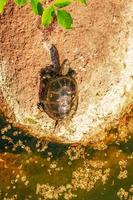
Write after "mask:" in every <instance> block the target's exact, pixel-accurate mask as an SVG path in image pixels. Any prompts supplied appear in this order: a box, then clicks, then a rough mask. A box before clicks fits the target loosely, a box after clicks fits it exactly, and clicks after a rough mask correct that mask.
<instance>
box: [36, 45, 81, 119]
mask: <svg viewBox="0 0 133 200" xmlns="http://www.w3.org/2000/svg"><path fill="white" fill-rule="evenodd" d="M50 56H51V61H52V64H51V65H49V66H46V67H45V68H42V69H41V71H40V88H39V103H38V104H37V105H38V108H39V109H40V110H41V111H44V112H45V113H47V115H48V116H49V117H51V118H52V119H54V120H56V122H58V121H60V120H64V119H68V118H69V119H70V118H72V117H73V115H74V113H75V112H76V110H77V106H78V92H77V91H78V90H77V82H76V80H75V74H76V72H75V71H74V70H73V69H71V68H70V65H69V61H68V60H67V59H65V60H64V62H63V63H62V65H60V61H59V54H58V50H57V48H56V47H55V46H54V45H52V46H51V48H50Z"/></svg>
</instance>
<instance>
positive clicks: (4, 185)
mask: <svg viewBox="0 0 133 200" xmlns="http://www.w3.org/2000/svg"><path fill="white" fill-rule="evenodd" d="M0 129H1V135H0V200H6V199H8V200H9V199H19V200H28V199H32V200H45V199H59V200H64V199H77V200H88V199H93V200H97V199H99V200H107V199H108V200H117V199H122V200H123V199H128V200H130V199H132V198H133V170H132V167H133V139H132V138H131V139H130V140H128V141H127V142H121V143H118V144H116V143H114V144H111V145H109V146H108V148H107V149H105V150H103V151H98V150H94V149H93V148H91V147H83V146H77V147H71V146H69V145H61V144H53V143H47V142H45V141H41V140H38V139H36V138H34V137H33V136H29V135H27V134H25V133H22V132H21V130H18V129H16V128H14V127H12V126H11V125H10V124H8V123H7V122H6V121H5V120H4V118H3V117H1V118H0Z"/></svg>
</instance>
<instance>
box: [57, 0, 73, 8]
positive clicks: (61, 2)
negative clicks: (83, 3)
mask: <svg viewBox="0 0 133 200" xmlns="http://www.w3.org/2000/svg"><path fill="white" fill-rule="evenodd" d="M71 3H72V0H55V1H54V5H55V6H56V7H58V8H63V7H65V6H68V5H70V4H71Z"/></svg>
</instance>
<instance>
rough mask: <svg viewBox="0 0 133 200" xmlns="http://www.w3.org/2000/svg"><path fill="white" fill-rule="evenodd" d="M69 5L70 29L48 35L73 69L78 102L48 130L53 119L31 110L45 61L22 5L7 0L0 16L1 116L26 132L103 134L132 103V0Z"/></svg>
mask: <svg viewBox="0 0 133 200" xmlns="http://www.w3.org/2000/svg"><path fill="white" fill-rule="evenodd" d="M70 8H71V10H72V14H73V16H74V27H73V29H72V30H70V31H66V30H63V31H61V29H60V28H59V27H56V28H55V30H54V31H53V32H52V33H51V35H50V36H49V40H50V42H51V43H53V44H55V45H56V47H57V48H58V50H59V54H60V60H61V62H63V60H64V59H65V58H68V59H69V61H70V63H71V67H72V68H73V69H74V70H76V72H77V76H76V80H77V82H78V95H79V104H78V109H77V112H76V114H75V115H74V117H73V118H72V120H71V121H70V123H69V124H68V125H65V124H64V123H60V124H59V126H58V127H57V128H56V130H55V133H53V132H54V127H55V121H54V120H52V119H51V118H49V117H48V116H47V114H45V113H41V112H40V111H39V110H38V109H37V106H36V104H37V102H38V91H39V71H40V69H41V68H43V67H45V66H46V65H49V64H50V63H51V61H50V57H49V54H48V52H47V51H46V49H44V48H43V39H44V38H43V35H42V34H41V32H40V31H39V29H38V28H37V26H36V17H35V16H34V15H33V13H32V11H31V9H30V7H29V6H27V5H26V6H24V7H21V8H18V7H17V6H15V5H13V4H12V3H9V4H8V5H7V7H6V9H5V11H4V13H3V14H2V15H1V16H0V51H1V52H0V72H1V73H0V90H1V91H0V94H1V96H0V103H1V110H2V111H3V112H5V115H7V116H8V117H10V120H12V121H13V123H14V124H15V125H16V126H19V127H22V128H23V129H26V130H27V131H29V133H30V134H33V135H35V136H38V137H42V138H44V139H47V140H50V141H56V142H62V143H75V142H81V143H87V142H89V141H90V140H93V138H95V139H94V141H95V140H97V139H100V138H101V137H104V133H105V130H106V129H108V127H110V125H112V124H115V123H117V122H118V121H119V118H120V117H121V115H122V114H123V113H124V112H126V110H127V108H128V106H129V104H132V103H133V98H132V97H133V92H132V91H133V90H132V89H133V59H132V55H133V2H132V1H130V0H124V1H123V0H109V1H106V0H104V1H102V2H101V1H100V0H92V1H90V2H89V3H88V5H87V7H85V6H77V5H74V4H73V5H72V6H71V7H70ZM79 16H80V17H79ZM5 106H6V109H5ZM94 136H96V137H94Z"/></svg>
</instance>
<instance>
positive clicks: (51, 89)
mask: <svg viewBox="0 0 133 200" xmlns="http://www.w3.org/2000/svg"><path fill="white" fill-rule="evenodd" d="M77 103H78V98H77V83H76V81H75V79H73V78H72V77H69V76H61V77H57V78H55V79H51V80H50V81H49V82H48V85H47V94H46V99H45V108H46V113H47V114H48V115H49V116H50V117H52V118H53V119H55V120H59V119H63V118H66V117H67V116H71V115H73V114H74V112H75V111H76V109H77Z"/></svg>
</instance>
